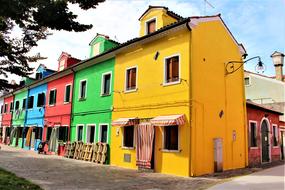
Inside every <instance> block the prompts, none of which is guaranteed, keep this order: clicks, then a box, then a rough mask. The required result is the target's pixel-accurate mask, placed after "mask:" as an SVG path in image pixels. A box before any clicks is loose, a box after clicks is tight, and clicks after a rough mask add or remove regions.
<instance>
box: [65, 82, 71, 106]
mask: <svg viewBox="0 0 285 190" xmlns="http://www.w3.org/2000/svg"><path fill="white" fill-rule="evenodd" d="M67 86H70V92H69V102H66V101H65V99H66V87H67ZM71 88H72V84H71V83H69V84H66V85H65V86H64V97H63V98H64V99H63V103H64V104H68V103H70V102H71V95H72V89H71Z"/></svg>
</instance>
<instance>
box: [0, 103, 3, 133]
mask: <svg viewBox="0 0 285 190" xmlns="http://www.w3.org/2000/svg"><path fill="white" fill-rule="evenodd" d="M1 113H3V105H1ZM0 131H1V130H0Z"/></svg>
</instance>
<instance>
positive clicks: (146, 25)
mask: <svg viewBox="0 0 285 190" xmlns="http://www.w3.org/2000/svg"><path fill="white" fill-rule="evenodd" d="M154 20H155V31H157V17H156V16H155V17H151V18H150V19H148V20H146V21H145V31H144V34H145V35H148V34H149V33H148V32H147V31H148V23H150V22H152V21H154ZM155 31H154V32H155Z"/></svg>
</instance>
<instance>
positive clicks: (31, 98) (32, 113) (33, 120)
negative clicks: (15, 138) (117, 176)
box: [23, 65, 55, 151]
mask: <svg viewBox="0 0 285 190" xmlns="http://www.w3.org/2000/svg"><path fill="white" fill-rule="evenodd" d="M54 72H55V71H53V70H50V69H47V68H46V67H45V66H44V65H40V66H39V67H38V68H37V71H36V79H37V80H38V81H37V82H35V83H32V84H31V85H29V87H28V97H27V103H26V108H27V109H26V118H25V124H24V132H23V133H24V140H23V141H24V142H23V147H24V149H28V150H30V149H31V150H35V151H37V149H38V145H39V143H40V142H41V140H42V132H43V127H44V114H45V107H44V106H45V101H46V92H47V84H46V83H42V82H41V81H40V80H41V79H43V78H45V77H47V76H49V75H50V74H52V73H54Z"/></svg>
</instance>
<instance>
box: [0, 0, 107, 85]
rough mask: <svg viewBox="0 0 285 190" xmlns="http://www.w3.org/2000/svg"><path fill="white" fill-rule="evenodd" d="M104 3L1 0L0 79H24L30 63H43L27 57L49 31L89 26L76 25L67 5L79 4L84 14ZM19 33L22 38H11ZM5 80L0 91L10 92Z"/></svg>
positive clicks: (97, 1) (32, 57) (93, 0)
mask: <svg viewBox="0 0 285 190" xmlns="http://www.w3.org/2000/svg"><path fill="white" fill-rule="evenodd" d="M104 1H105V0H0V5H1V6H0V76H2V78H3V76H4V78H7V77H8V74H16V75H18V76H27V75H29V74H31V72H32V70H33V69H32V68H30V67H29V62H34V61H37V60H39V59H42V57H40V56H29V55H28V53H29V51H30V50H31V48H33V47H35V46H37V42H38V41H39V40H43V39H46V38H47V36H48V35H50V33H49V29H52V30H66V31H75V32H82V31H86V30H88V29H91V28H92V25H86V24H81V23H79V22H77V21H76V18H77V15H75V14H74V13H73V12H71V11H70V10H69V8H68V4H70V3H71V4H78V5H79V7H80V8H81V9H83V10H88V9H91V8H96V6H97V5H98V4H99V3H101V2H104ZM15 31H17V32H18V31H20V32H21V34H22V35H21V36H18V35H17V36H16V37H15V35H13V32H15ZM13 87H14V86H13V85H9V84H8V82H7V80H4V79H0V90H2V89H5V88H13Z"/></svg>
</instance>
